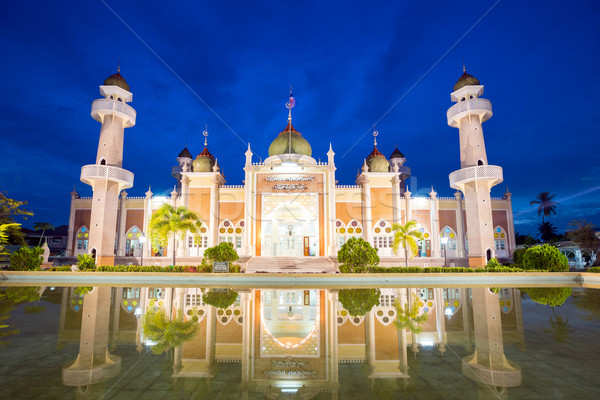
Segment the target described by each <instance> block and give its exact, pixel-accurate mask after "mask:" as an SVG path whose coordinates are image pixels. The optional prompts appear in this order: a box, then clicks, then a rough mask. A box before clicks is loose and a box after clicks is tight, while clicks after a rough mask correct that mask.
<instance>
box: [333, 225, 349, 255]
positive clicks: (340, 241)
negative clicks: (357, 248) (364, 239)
mask: <svg viewBox="0 0 600 400" xmlns="http://www.w3.org/2000/svg"><path fill="white" fill-rule="evenodd" d="M346 229H347V228H346V225H345V224H344V223H343V222H342V221H341V220H339V219H338V220H336V221H335V243H336V246H337V249H338V250H339V249H341V248H342V246H343V245H344V243H346Z"/></svg>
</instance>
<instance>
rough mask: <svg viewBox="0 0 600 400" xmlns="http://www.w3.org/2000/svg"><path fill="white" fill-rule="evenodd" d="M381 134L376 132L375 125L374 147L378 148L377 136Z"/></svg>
mask: <svg viewBox="0 0 600 400" xmlns="http://www.w3.org/2000/svg"><path fill="white" fill-rule="evenodd" d="M378 135H379V132H378V131H376V130H375V125H373V145H374V146H375V147H377V136H378Z"/></svg>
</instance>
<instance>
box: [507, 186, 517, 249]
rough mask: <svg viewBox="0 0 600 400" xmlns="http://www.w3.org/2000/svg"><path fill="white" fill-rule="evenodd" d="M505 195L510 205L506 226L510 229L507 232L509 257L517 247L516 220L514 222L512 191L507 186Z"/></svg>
mask: <svg viewBox="0 0 600 400" xmlns="http://www.w3.org/2000/svg"><path fill="white" fill-rule="evenodd" d="M504 197H505V198H506V199H505V201H506V205H507V206H508V207H507V208H508V218H507V221H506V227H507V228H508V231H507V232H506V234H507V236H508V249H507V254H508V256H509V257H512V253H513V252H514V251H515V249H516V248H517V241H516V238H515V226H514V222H513V210H512V200H511V197H512V193H510V192H509V191H508V188H506V193H504Z"/></svg>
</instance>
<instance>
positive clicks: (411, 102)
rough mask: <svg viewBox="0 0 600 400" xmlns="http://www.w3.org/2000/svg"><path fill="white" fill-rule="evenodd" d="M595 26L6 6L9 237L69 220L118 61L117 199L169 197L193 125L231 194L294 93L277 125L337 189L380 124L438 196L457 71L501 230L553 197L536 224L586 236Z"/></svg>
mask: <svg viewBox="0 0 600 400" xmlns="http://www.w3.org/2000/svg"><path fill="white" fill-rule="evenodd" d="M542 4H543V6H541V5H542ZM111 9H112V10H113V11H114V12H113V11H111ZM598 20H600V3H597V2H591V1H590V2H585V1H577V2H571V3H568V4H566V3H564V2H559V1H546V2H543V3H540V2H517V1H509V0H503V1H499V2H497V1H481V0H480V1H462V2H444V1H439V2H438V1H432V2H415V1H410V2H408V1H393V2H370V3H365V2H358V1H356V2H354V1H344V2H322V1H315V2H311V1H299V2H260V1H259V2H213V3H207V2H191V4H187V3H183V2H156V1H128V2H117V1H114V0H106V2H105V3H104V2H102V1H85V2H82V1H65V2H37V1H22V2H10V3H7V4H5V5H4V9H3V13H2V14H1V15H0V32H1V35H0V50H1V52H2V54H3V60H4V62H3V63H0V71H1V73H2V76H4V79H3V84H2V88H3V90H2V93H1V94H0V102H1V103H0V132H1V137H2V142H1V143H2V157H1V161H0V191H6V192H7V194H8V196H10V197H13V198H16V199H19V200H28V201H29V208H30V209H31V210H33V211H34V212H35V216H34V217H33V218H32V219H30V220H28V221H27V222H25V226H30V225H31V224H32V223H33V222H36V221H49V222H51V223H53V224H55V225H60V224H66V223H68V212H69V193H70V192H71V190H72V189H73V185H75V186H76V189H77V191H78V192H79V193H80V194H81V195H83V196H86V195H91V190H90V188H89V187H88V186H86V185H85V184H83V183H81V182H80V181H79V174H80V168H81V166H82V165H85V164H91V163H93V162H94V161H95V155H96V150H97V144H98V136H99V128H100V125H99V124H98V123H97V122H96V121H94V120H93V119H92V118H91V117H90V114H89V113H90V106H91V102H92V101H93V100H94V99H96V98H99V97H100V95H99V92H98V85H100V84H102V82H103V80H104V79H105V78H106V77H107V76H109V75H111V74H113V73H114V72H116V67H117V64H118V62H119V60H120V62H121V73H122V75H123V76H124V77H125V78H126V79H127V81H128V83H129V85H130V87H131V90H132V92H133V102H132V103H131V105H132V106H133V107H134V108H135V109H136V111H137V113H138V116H137V124H136V126H135V127H133V128H129V129H127V130H126V133H125V152H124V164H123V167H124V168H126V169H128V170H130V171H132V172H134V174H135V184H134V187H133V188H132V189H129V190H128V192H129V193H130V195H142V194H143V193H144V192H145V191H146V190H148V186H149V185H152V190H153V192H155V193H167V192H170V191H171V190H172V187H173V184H174V183H175V180H174V179H173V178H172V177H171V176H170V171H171V167H172V166H173V165H175V158H176V157H177V154H178V153H179V151H181V149H182V148H183V147H184V146H185V145H186V144H187V145H188V147H189V149H190V151H191V152H192V154H193V155H194V156H195V155H196V154H198V153H199V152H200V151H201V150H202V147H203V146H202V141H203V138H202V130H203V129H204V126H205V124H208V130H209V132H210V136H209V149H210V151H211V152H212V154H213V155H215V156H217V157H218V159H219V163H220V164H221V166H222V170H223V171H224V173H225V175H226V179H227V182H228V183H229V184H240V183H241V181H242V179H243V170H242V168H243V164H244V155H243V153H244V152H245V150H246V148H247V143H248V142H250V143H251V146H252V149H253V151H254V152H255V155H256V159H257V160H256V161H258V157H262V158H263V159H264V158H266V157H267V152H268V146H269V144H270V142H271V141H272V140H273V139H274V138H275V136H276V135H277V134H278V133H279V132H280V131H281V130H282V129H283V128H284V127H285V125H286V117H287V110H286V109H285V107H284V104H285V101H286V100H287V95H288V90H289V86H290V85H293V87H294V95H295V97H296V100H297V106H296V108H295V109H294V126H295V127H296V128H297V129H298V130H299V131H300V132H301V133H302V134H303V135H304V136H305V137H306V138H307V139H308V140H309V142H310V143H311V145H312V148H313V156H314V157H315V158H317V159H318V158H319V157H321V158H322V159H326V152H327V149H328V147H329V142H331V143H332V145H333V149H334V151H335V152H336V165H337V168H338V171H337V177H338V180H339V182H340V184H352V183H354V177H355V175H356V171H357V169H358V168H359V167H360V165H361V163H362V159H363V158H364V157H366V156H367V155H368V154H369V153H370V152H371V150H372V136H371V135H370V134H369V132H370V131H371V130H372V125H373V124H374V123H375V122H377V121H379V122H378V124H377V130H378V131H379V132H380V134H379V137H378V142H379V146H378V148H379V149H380V150H381V151H382V152H383V153H384V154H385V155H387V156H389V154H390V153H391V152H392V151H393V149H394V146H395V145H396V144H397V145H398V147H399V149H400V150H401V151H402V152H403V153H404V154H405V156H406V158H407V160H408V161H407V165H409V166H410V167H411V168H412V171H413V175H414V176H416V177H417V187H411V188H410V189H411V191H413V192H415V191H416V192H418V193H426V192H429V190H430V187H431V186H432V185H433V187H434V188H435V190H436V191H437V192H438V193H439V195H440V196H450V195H452V193H453V190H452V189H451V188H450V187H449V185H448V174H449V173H450V172H452V171H454V170H456V169H458V168H460V160H459V153H458V151H459V150H458V130H457V129H454V128H450V127H449V126H448V125H447V123H446V110H447V108H448V107H450V106H451V105H452V103H451V102H450V92H451V91H452V86H453V85H454V83H455V82H456V80H457V79H458V78H459V77H460V75H461V74H462V63H463V60H464V62H465V64H466V66H467V71H468V72H469V73H471V74H472V75H474V76H476V77H477V78H478V79H479V80H480V81H481V83H482V84H483V85H485V93H484V96H483V97H485V98H488V99H490V100H491V101H492V105H493V109H494V116H493V118H492V119H490V120H489V121H488V122H486V123H485V124H484V135H485V139H486V147H487V152H488V160H489V162H490V163H491V164H496V165H501V166H502V167H503V168H504V179H505V182H504V183H502V184H501V185H499V186H498V187H496V188H494V189H493V191H492V195H494V196H500V195H501V194H502V193H503V192H504V191H505V190H506V187H507V186H508V187H509V189H510V191H511V192H512V193H513V206H514V211H515V225H516V230H517V231H519V232H534V231H535V229H536V225H537V224H538V223H539V222H540V218H539V217H538V216H537V214H536V212H535V209H534V208H532V207H530V206H529V201H530V200H532V199H534V197H535V196H536V194H538V193H540V192H543V191H550V192H552V193H554V194H556V199H557V200H558V201H559V202H560V203H561V205H560V207H559V208H558V213H559V215H558V216H556V217H552V218H551V219H550V221H551V222H553V223H554V224H555V225H557V226H558V228H559V229H560V230H564V229H566V228H567V223H568V221H570V220H572V219H576V218H585V219H587V220H588V221H592V222H594V223H596V224H597V225H600V209H599V207H598V204H599V203H600V201H599V200H600V190H598V189H600V163H599V161H600V155H599V153H598V151H597V150H598V148H600V146H599V145H600V135H598V127H599V126H600V111H599V110H600V108H599V107H598V106H599V104H598V103H599V102H598V95H597V92H598V89H599V88H600V78H599V74H598V71H599V70H600V68H599V58H600V56H599V55H600V40H598V39H599V38H600V24H598ZM465 33H466V34H465ZM461 37H462V39H461ZM173 72H174V73H173ZM190 89H191V90H190ZM399 100H400V101H399ZM394 104H395V106H394ZM392 106H393V107H392ZM209 107H210V109H209ZM211 109H212V110H213V111H214V112H212V111H211ZM386 112H387V114H386ZM384 115H385V117H384V118H383V119H381V117H382V116H384ZM355 144H356V145H355ZM415 189H417V190H415Z"/></svg>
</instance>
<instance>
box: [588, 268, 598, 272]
mask: <svg viewBox="0 0 600 400" xmlns="http://www.w3.org/2000/svg"><path fill="white" fill-rule="evenodd" d="M586 272H600V267H592V268H588V269H587V271H586Z"/></svg>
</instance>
